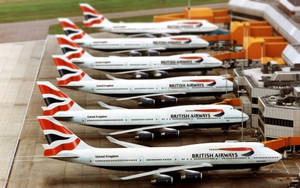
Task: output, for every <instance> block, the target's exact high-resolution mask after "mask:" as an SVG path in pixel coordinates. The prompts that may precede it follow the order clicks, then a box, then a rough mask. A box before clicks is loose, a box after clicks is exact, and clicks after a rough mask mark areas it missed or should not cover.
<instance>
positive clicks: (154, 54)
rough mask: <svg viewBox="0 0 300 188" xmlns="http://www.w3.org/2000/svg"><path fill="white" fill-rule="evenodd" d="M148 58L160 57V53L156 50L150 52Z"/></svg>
mask: <svg viewBox="0 0 300 188" xmlns="http://www.w3.org/2000/svg"><path fill="white" fill-rule="evenodd" d="M147 52H148V56H159V55H160V52H159V51H156V50H148V51H147Z"/></svg>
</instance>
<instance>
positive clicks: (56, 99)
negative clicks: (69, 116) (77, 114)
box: [37, 81, 84, 116]
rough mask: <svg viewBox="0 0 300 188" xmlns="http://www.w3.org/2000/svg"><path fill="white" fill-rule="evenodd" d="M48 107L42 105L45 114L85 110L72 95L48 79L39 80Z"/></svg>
mask: <svg viewBox="0 0 300 188" xmlns="http://www.w3.org/2000/svg"><path fill="white" fill-rule="evenodd" d="M37 84H38V86H39V89H40V92H41V94H42V97H43V99H44V101H45V103H46V105H47V106H46V107H42V109H43V114H44V115H45V116H52V115H54V114H56V113H57V112H60V111H81V110H84V108H82V107H81V106H79V105H78V104H77V103H76V102H74V101H73V100H72V99H71V98H70V97H68V96H67V95H66V94H64V93H63V92H62V91H61V90H59V89H58V88H56V87H55V86H54V85H53V84H51V83H50V82H48V81H38V82H37Z"/></svg>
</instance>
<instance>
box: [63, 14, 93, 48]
mask: <svg viewBox="0 0 300 188" xmlns="http://www.w3.org/2000/svg"><path fill="white" fill-rule="evenodd" d="M58 21H59V23H60V25H61V27H62V29H63V30H64V32H65V34H66V35H67V36H68V37H69V38H70V39H72V40H74V41H75V42H77V41H80V40H91V39H92V38H91V37H90V36H88V34H86V33H85V32H84V31H82V30H81V29H80V28H79V27H77V25H75V24H74V23H73V22H72V21H71V20H70V19H68V18H58Z"/></svg>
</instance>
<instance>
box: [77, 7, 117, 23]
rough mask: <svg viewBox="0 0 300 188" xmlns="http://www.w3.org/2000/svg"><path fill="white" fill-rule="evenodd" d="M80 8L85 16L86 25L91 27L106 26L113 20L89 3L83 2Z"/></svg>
mask: <svg viewBox="0 0 300 188" xmlns="http://www.w3.org/2000/svg"><path fill="white" fill-rule="evenodd" d="M80 9H81V11H82V13H83V16H84V21H83V24H84V26H85V27H90V28H94V27H97V28H104V27H109V26H110V25H111V22H110V21H109V20H108V19H107V18H105V17H104V16H103V15H101V14H100V13H99V12H98V11H97V10H96V9H94V8H93V7H92V6H91V5H89V4H87V3H81V4H80Z"/></svg>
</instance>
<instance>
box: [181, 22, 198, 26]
mask: <svg viewBox="0 0 300 188" xmlns="http://www.w3.org/2000/svg"><path fill="white" fill-rule="evenodd" d="M183 24H201V25H202V22H184V23H183Z"/></svg>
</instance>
